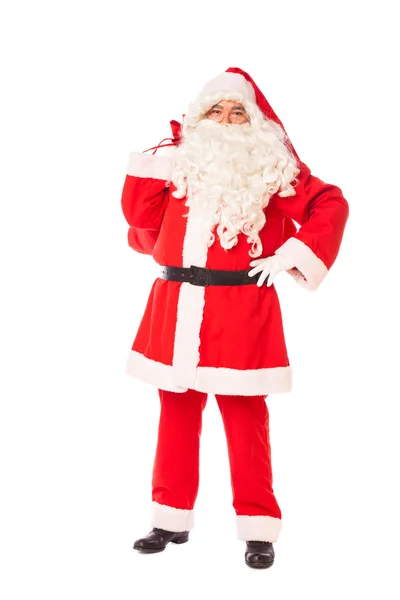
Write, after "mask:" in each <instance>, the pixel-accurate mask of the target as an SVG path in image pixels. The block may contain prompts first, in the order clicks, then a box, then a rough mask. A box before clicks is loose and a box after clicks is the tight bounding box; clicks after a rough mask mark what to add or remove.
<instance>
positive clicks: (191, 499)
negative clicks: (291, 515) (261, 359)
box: [152, 389, 281, 542]
mask: <svg viewBox="0 0 400 600" xmlns="http://www.w3.org/2000/svg"><path fill="white" fill-rule="evenodd" d="M158 393H159V396H160V402H161V407H160V420H159V426H158V440H157V448H156V453H155V459H154V466H153V477H152V507H153V517H152V527H160V528H162V529H167V530H169V531H189V530H190V529H192V527H193V525H194V504H195V501H196V496H197V492H198V487H199V450H200V435H201V429H202V413H203V410H204V408H205V406H206V402H207V394H206V393H203V392H198V391H196V390H192V389H189V390H187V392H185V393H177V392H169V391H166V390H160V389H159V390H158ZM215 398H216V401H217V403H218V407H219V410H220V412H221V416H222V419H223V424H224V430H225V435H226V440H227V446H228V456H229V464H230V473H231V485H232V493H233V502H232V506H233V508H234V510H235V513H236V516H235V518H236V527H237V537H238V538H239V539H240V540H245V541H246V540H258V541H266V542H274V541H277V539H278V536H279V531H280V526H281V511H280V508H279V506H278V503H277V501H276V499H275V496H274V492H273V489H272V469H271V448H270V438H269V414H268V408H267V405H266V402H265V399H266V396H228V395H221V394H215Z"/></svg>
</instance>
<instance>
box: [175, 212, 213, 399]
mask: <svg viewBox="0 0 400 600" xmlns="http://www.w3.org/2000/svg"><path fill="white" fill-rule="evenodd" d="M207 239H208V234H207V229H206V219H205V215H204V211H203V212H198V211H197V212H195V211H194V210H193V208H192V207H190V208H189V216H188V218H187V224H186V232H185V238H184V242H183V250H182V261H183V266H184V267H190V266H191V265H196V266H197V267H205V266H206V261H207V251H208V248H207ZM204 302H205V287H204V286H197V285H192V284H191V283H188V282H183V283H182V285H181V287H180V290H179V298H178V311H177V322H176V329H175V340H174V356H173V361H172V364H173V381H174V384H175V385H176V386H178V387H187V388H193V386H194V384H195V381H196V368H197V365H198V363H199V360H200V351H199V347H200V328H201V323H202V321H203V310H204Z"/></svg>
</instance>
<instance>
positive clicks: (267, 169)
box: [171, 119, 298, 257]
mask: <svg viewBox="0 0 400 600" xmlns="http://www.w3.org/2000/svg"><path fill="white" fill-rule="evenodd" d="M297 172H298V169H297V168H296V163H295V160H294V158H293V157H292V156H291V154H290V153H289V151H288V150H287V148H286V147H285V146H284V144H283V143H282V142H281V141H280V140H279V139H278V138H277V137H276V135H275V134H274V133H273V130H272V128H269V126H268V124H267V123H266V124H265V128H264V127H263V129H262V130H261V131H257V129H255V127H254V126H252V125H251V124H250V123H245V124H243V125H233V124H226V125H225V124H220V123H217V122H215V121H213V120H211V119H202V120H201V121H199V123H198V124H197V125H196V127H195V128H193V129H192V130H191V131H188V132H186V136H184V139H183V141H182V142H181V144H180V145H179V146H178V148H177V152H176V166H175V169H174V172H173V173H172V176H171V180H172V182H173V183H174V185H175V186H176V188H177V189H176V191H175V192H173V195H174V196H175V197H176V198H184V197H185V196H187V200H186V203H185V204H186V206H190V207H191V210H192V211H194V212H196V211H200V212H201V213H203V214H204V215H205V216H206V224H207V229H208V231H209V234H210V236H209V240H208V243H207V245H208V246H211V245H212V244H213V243H214V241H215V234H214V233H213V229H214V227H215V225H218V226H217V229H216V231H217V233H218V237H219V239H220V243H221V246H222V247H223V248H225V249H226V250H228V249H230V248H232V247H233V246H235V245H236V244H237V243H238V234H239V233H240V232H242V233H244V234H245V235H246V236H247V241H248V243H249V244H252V246H251V250H250V251H249V255H250V256H251V257H257V256H260V255H261V253H262V243H261V240H260V237H259V235H258V233H259V231H260V230H261V228H262V227H263V226H264V225H265V221H266V218H265V214H264V212H263V209H264V208H265V207H266V206H267V205H268V202H269V200H270V197H271V196H272V194H274V193H275V192H277V191H278V190H281V191H282V193H281V195H294V194H295V191H294V189H293V187H292V186H291V185H290V181H292V180H293V178H294V177H295V175H296V174H297ZM186 216H187V215H186Z"/></svg>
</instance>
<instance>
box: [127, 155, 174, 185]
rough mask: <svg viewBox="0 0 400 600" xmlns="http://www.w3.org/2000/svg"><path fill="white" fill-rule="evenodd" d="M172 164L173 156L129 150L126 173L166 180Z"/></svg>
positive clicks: (169, 174) (170, 172)
mask: <svg viewBox="0 0 400 600" xmlns="http://www.w3.org/2000/svg"><path fill="white" fill-rule="evenodd" d="M173 166H174V158H173V156H157V154H144V153H143V152H131V153H130V154H129V161H128V167H127V174H128V175H133V176H134V177H150V178H152V179H163V180H165V181H168V180H169V178H170V176H171V174H172V168H173Z"/></svg>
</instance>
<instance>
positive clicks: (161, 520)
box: [150, 501, 194, 531]
mask: <svg viewBox="0 0 400 600" xmlns="http://www.w3.org/2000/svg"><path fill="white" fill-rule="evenodd" d="M152 506H153V515H152V519H151V524H150V526H151V527H158V528H159V529H166V530H167V531H190V529H193V526H194V510H193V509H192V510H189V509H186V508H175V507H174V506H167V504H159V503H158V502H154V501H153V502H152Z"/></svg>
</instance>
